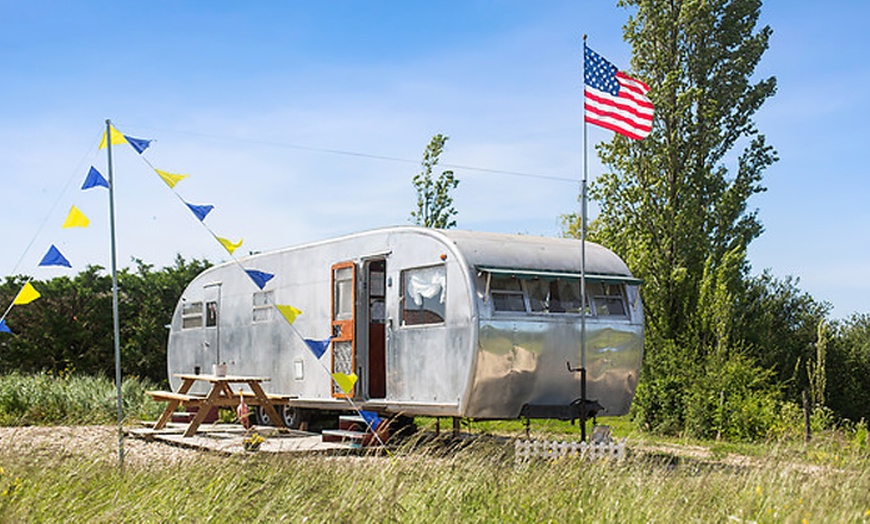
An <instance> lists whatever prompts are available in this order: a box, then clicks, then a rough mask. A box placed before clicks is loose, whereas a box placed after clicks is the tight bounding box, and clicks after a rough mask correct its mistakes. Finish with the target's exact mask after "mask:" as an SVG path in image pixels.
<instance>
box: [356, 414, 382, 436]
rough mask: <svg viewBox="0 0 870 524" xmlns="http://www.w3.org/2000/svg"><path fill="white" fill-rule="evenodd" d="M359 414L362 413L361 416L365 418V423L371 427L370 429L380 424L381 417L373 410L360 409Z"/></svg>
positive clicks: (374, 428)
mask: <svg viewBox="0 0 870 524" xmlns="http://www.w3.org/2000/svg"><path fill="white" fill-rule="evenodd" d="M359 414H360V415H362V418H364V419H365V421H366V424H368V425H369V427H370V428H372V431H374V430H376V429H377V428H378V426H380V424H381V417H379V416H378V414H377V413H375V412H374V411H366V410H361V411H360V412H359Z"/></svg>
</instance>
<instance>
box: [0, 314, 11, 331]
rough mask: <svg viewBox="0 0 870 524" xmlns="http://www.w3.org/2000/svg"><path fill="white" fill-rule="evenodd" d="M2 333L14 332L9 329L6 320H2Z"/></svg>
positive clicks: (0, 326)
mask: <svg viewBox="0 0 870 524" xmlns="http://www.w3.org/2000/svg"><path fill="white" fill-rule="evenodd" d="M0 333H12V330H11V329H9V326H7V325H6V319H5V318H4V319H2V320H0Z"/></svg>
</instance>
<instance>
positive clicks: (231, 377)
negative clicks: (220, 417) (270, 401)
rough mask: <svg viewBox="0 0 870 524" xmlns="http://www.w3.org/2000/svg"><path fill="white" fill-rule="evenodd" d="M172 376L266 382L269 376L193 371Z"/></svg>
mask: <svg viewBox="0 0 870 524" xmlns="http://www.w3.org/2000/svg"><path fill="white" fill-rule="evenodd" d="M174 376H176V377H178V378H180V379H183V380H205V381H208V382H268V381H270V380H271V379H270V378H269V377H256V376H246V375H207V374H200V375H196V374H193V373H175V374H174Z"/></svg>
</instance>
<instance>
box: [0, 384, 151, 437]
mask: <svg viewBox="0 0 870 524" xmlns="http://www.w3.org/2000/svg"><path fill="white" fill-rule="evenodd" d="M149 389H156V387H155V385H154V384H151V383H150V382H148V381H147V380H142V379H139V378H137V377H128V378H125V379H124V380H123V381H122V382H121V398H122V399H123V401H124V403H123V411H124V415H125V419H126V420H128V421H136V420H147V419H153V418H156V416H158V415H159V413H160V410H161V406H160V405H159V404H157V403H155V402H154V401H152V400H151V398H150V397H149V396H148V395H146V394H145V392H146V391H147V390H149ZM117 420H118V407H117V391H116V388H115V383H114V381H111V380H109V379H107V378H105V377H93V376H87V375H78V374H75V373H60V374H52V373H48V372H43V373H31V374H22V373H10V374H8V375H3V376H0V426H17V425H49V424H106V423H112V422H113V421H117Z"/></svg>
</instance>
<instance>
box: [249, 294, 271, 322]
mask: <svg viewBox="0 0 870 524" xmlns="http://www.w3.org/2000/svg"><path fill="white" fill-rule="evenodd" d="M274 293H275V290H269V291H258V292H256V293H254V298H253V303H254V322H268V321H269V320H272V311H273V310H274V309H275V308H274V307H272V304H273V303H274V302H275V301H274V300H273V297H274Z"/></svg>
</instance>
